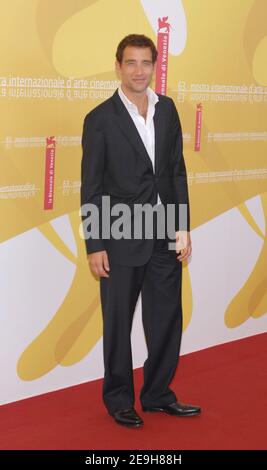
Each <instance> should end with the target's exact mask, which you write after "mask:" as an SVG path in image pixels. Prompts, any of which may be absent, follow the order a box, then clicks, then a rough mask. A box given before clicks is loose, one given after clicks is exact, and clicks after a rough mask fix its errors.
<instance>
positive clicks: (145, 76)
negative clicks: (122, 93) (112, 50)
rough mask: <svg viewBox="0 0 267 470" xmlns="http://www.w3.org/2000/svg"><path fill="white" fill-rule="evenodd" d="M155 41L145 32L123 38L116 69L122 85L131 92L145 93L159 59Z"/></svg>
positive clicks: (119, 47)
mask: <svg viewBox="0 0 267 470" xmlns="http://www.w3.org/2000/svg"><path fill="white" fill-rule="evenodd" d="M157 55H158V53H157V49H156V47H155V44H154V43H153V41H152V40H151V39H150V38H148V37H147V36H144V35H143V34H129V35H128V36H126V37H125V38H123V39H122V40H121V41H120V43H119V45H118V48H117V52H116V63H115V66H116V71H117V73H118V75H119V78H120V79H121V82H122V85H123V86H124V87H125V88H126V89H128V90H129V91H131V92H134V93H143V92H144V90H146V88H147V87H148V86H149V84H150V82H151V80H152V77H153V73H154V71H155V64H156V60H157Z"/></svg>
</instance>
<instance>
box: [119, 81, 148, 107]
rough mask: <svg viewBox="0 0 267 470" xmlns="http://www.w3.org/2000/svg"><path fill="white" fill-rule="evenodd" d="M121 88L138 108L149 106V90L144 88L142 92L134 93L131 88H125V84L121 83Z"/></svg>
mask: <svg viewBox="0 0 267 470" xmlns="http://www.w3.org/2000/svg"><path fill="white" fill-rule="evenodd" d="M121 89H122V91H123V93H124V94H125V95H126V96H127V98H128V99H129V100H130V101H131V102H132V103H134V104H135V105H136V106H137V108H138V109H144V108H146V106H147V103H148V99H147V92H146V91H147V90H144V91H143V92H141V93H134V92H132V91H131V90H128V88H125V87H124V86H123V85H121Z"/></svg>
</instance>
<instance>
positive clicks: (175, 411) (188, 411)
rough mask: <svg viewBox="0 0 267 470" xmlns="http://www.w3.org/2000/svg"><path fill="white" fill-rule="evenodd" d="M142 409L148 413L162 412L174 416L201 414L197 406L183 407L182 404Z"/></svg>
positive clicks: (176, 403)
mask: <svg viewBox="0 0 267 470" xmlns="http://www.w3.org/2000/svg"><path fill="white" fill-rule="evenodd" d="M142 409H143V411H150V412H157V411H163V412H164V413H168V414H169V415H174V416H194V415H198V414H200V413H201V408H200V407H199V406H193V405H185V404H184V403H178V402H175V403H171V404H170V405H165V406H152V407H147V406H143V407H142Z"/></svg>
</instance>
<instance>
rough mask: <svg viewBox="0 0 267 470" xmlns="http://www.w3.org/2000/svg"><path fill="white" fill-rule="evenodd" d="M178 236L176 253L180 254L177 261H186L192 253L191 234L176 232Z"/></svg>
mask: <svg viewBox="0 0 267 470" xmlns="http://www.w3.org/2000/svg"><path fill="white" fill-rule="evenodd" d="M175 235H176V237H175V238H176V248H175V249H176V253H179V256H177V259H178V260H179V261H184V260H185V259H187V258H188V257H189V256H190V255H191V253H192V244H191V237H190V232H185V231H179V232H175Z"/></svg>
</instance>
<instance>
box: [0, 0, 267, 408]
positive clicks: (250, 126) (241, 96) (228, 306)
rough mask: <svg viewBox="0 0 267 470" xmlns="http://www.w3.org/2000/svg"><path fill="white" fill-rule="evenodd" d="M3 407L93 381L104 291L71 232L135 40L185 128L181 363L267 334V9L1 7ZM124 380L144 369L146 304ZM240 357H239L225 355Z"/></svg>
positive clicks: (98, 370)
mask: <svg viewBox="0 0 267 470" xmlns="http://www.w3.org/2000/svg"><path fill="white" fill-rule="evenodd" d="M0 9H1V10H0V11H1V28H0V37H1V65H0V67H1V72H0V103H1V116H2V119H1V128H0V132H1V138H0V140H1V154H0V208H1V209H0V210H1V230H0V236H1V239H0V241H1V243H0V290H1V294H0V310H1V317H0V318H1V326H0V335H1V355H0V357H1V359H0V364H1V377H2V380H1V383H2V386H1V392H0V401H1V403H2V404H3V403H9V402H12V401H16V400H20V399H23V398H26V397H30V396H34V395H38V394H41V393H45V392H48V391H51V390H56V389H60V388H64V387H68V386H71V385H75V384H78V383H82V382H86V381H89V380H93V379H96V378H100V377H102V376H103V360H102V317H101V308H100V299H99V281H98V280H97V279H95V278H94V277H93V275H92V274H91V272H90V270H89V267H88V262H87V259H86V252H85V244H84V240H82V239H81V238H80V235H79V224H80V216H79V204H80V168H81V156H82V153H81V133H82V126H83V119H84V117H85V115H86V114H87V113H88V111H90V110H91V109H92V108H94V107H95V106H97V105H98V104H99V103H101V102H102V101H103V100H105V99H107V98H109V97H110V96H111V95H112V94H113V93H114V91H115V90H116V88H117V87H118V84H119V82H118V77H117V76H116V73H115V52H116V48H117V45H118V43H119V41H120V40H121V39H122V38H123V37H124V36H126V35H127V34H130V33H141V34H146V35H147V36H149V37H151V38H152V39H153V41H154V42H155V44H156V45H157V47H158V51H159V58H158V64H157V72H156V76H155V79H154V81H153V83H152V84H151V87H152V88H153V89H155V90H156V91H157V92H159V93H162V94H166V95H168V96H171V97H172V98H173V100H174V101H175V104H176V106H177V109H178V112H179V115H180V119H181V123H182V130H183V144H184V157H185V161H186V166H187V171H188V182H189V191H190V202H191V220H192V233H191V236H192V242H193V252H192V256H191V259H190V261H189V262H187V263H183V310H184V334H183V342H182V354H185V353H188V352H192V351H197V350H200V349H203V348H207V347H211V346H214V345H217V344H220V343H225V342H228V341H232V340H236V339H239V338H243V337H246V336H251V335H254V334H258V333H262V332H264V331H266V326H267V321H266V320H267V317H266V312H267V269H266V266H267V262H266V259H267V257H266V255H267V243H266V218H267V165H266V162H267V60H266V57H267V24H266V14H267V2H266V1H265V0H242V1H240V0H224V1H221V0H213V1H211V0H183V1H182V0H164V1H161V0H153V1H152V0H113V1H111V0H27V1H25V0H12V1H11V2H10V1H7V0H3V1H1V5H0ZM132 346H133V360H134V367H140V366H142V365H143V362H144V360H145V358H146V353H147V351H146V344H145V340H144V335H143V329H142V322H141V305H140V298H139V301H138V304H137V307H136V312H135V317H134V324H133V331H132ZM233 360H238V358H233Z"/></svg>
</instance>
